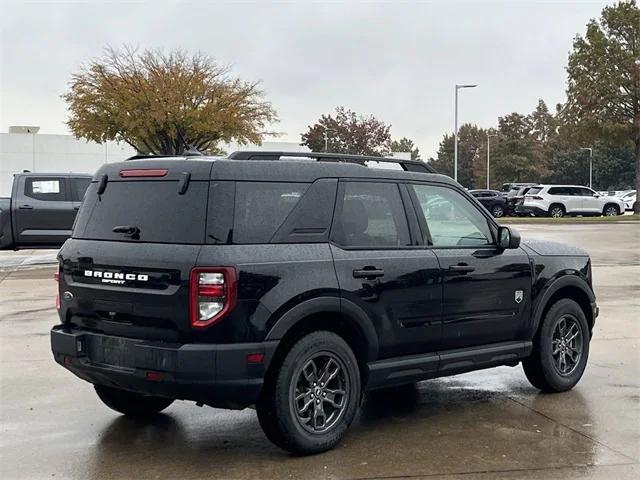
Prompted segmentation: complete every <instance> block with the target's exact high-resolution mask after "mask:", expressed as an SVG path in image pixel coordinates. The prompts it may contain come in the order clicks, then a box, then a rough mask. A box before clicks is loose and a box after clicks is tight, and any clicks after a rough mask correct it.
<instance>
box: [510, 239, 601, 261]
mask: <svg viewBox="0 0 640 480" xmlns="http://www.w3.org/2000/svg"><path fill="white" fill-rule="evenodd" d="M521 245H522V246H523V247H527V248H528V249H530V250H532V251H533V252H535V253H537V254H538V255H544V256H567V255H570V256H581V257H588V256H589V254H588V253H587V252H586V251H585V250H583V249H581V248H578V247H574V246H572V245H565V244H564V243H558V242H551V241H549V240H535V239H528V240H525V239H522V242H521Z"/></svg>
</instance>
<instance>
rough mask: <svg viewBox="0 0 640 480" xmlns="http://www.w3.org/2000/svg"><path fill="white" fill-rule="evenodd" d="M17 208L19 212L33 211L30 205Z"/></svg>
mask: <svg viewBox="0 0 640 480" xmlns="http://www.w3.org/2000/svg"><path fill="white" fill-rule="evenodd" d="M18 208H19V209H20V210H33V206H31V205H20V206H19V207H18Z"/></svg>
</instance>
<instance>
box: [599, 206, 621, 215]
mask: <svg viewBox="0 0 640 480" xmlns="http://www.w3.org/2000/svg"><path fill="white" fill-rule="evenodd" d="M619 214H620V212H619V210H618V207H616V206H615V205H605V207H604V210H602V215H604V216H605V217H615V216H616V215H619Z"/></svg>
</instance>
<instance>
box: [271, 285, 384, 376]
mask: <svg viewBox="0 0 640 480" xmlns="http://www.w3.org/2000/svg"><path fill="white" fill-rule="evenodd" d="M318 330H327V331H330V332H333V333H336V334H337V335H339V336H340V337H342V338H343V339H344V340H345V341H346V342H347V344H348V345H349V346H350V347H351V349H352V350H353V353H354V355H355V356H356V359H357V360H358V365H359V367H360V372H361V377H362V381H363V385H364V384H366V373H367V371H368V369H367V363H368V362H371V361H373V360H376V359H377V356H378V336H377V333H376V330H375V328H374V327H373V324H372V322H371V320H370V319H369V317H368V315H367V314H366V313H365V311H364V310H363V309H362V308H361V307H359V306H358V305H356V304H355V303H353V302H351V301H349V300H346V299H344V298H340V297H316V298H312V299H308V300H305V301H303V302H301V303H299V304H297V305H296V306H294V307H292V308H291V309H289V310H288V311H286V312H285V313H283V314H282V315H281V316H280V318H279V319H278V320H277V321H276V323H275V324H274V325H273V327H272V328H271V330H270V331H269V333H268V334H267V336H266V338H265V340H266V341H269V340H280V343H279V345H278V348H277V349H276V351H275V353H274V356H273V360H272V361H271V362H270V366H269V369H270V370H271V366H272V365H276V366H277V365H278V364H279V362H280V361H281V360H282V359H283V358H284V356H285V355H286V352H287V351H288V350H289V348H290V347H291V345H293V344H294V343H295V342H296V341H297V340H298V339H300V338H302V337H303V336H304V335H306V334H308V333H311V332H313V331H318ZM267 375H269V372H267Z"/></svg>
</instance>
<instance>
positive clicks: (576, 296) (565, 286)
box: [533, 275, 596, 337]
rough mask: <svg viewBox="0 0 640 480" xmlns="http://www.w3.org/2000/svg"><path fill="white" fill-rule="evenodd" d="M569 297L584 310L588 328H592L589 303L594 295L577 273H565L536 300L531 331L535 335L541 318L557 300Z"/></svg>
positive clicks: (591, 313) (593, 299) (592, 300)
mask: <svg viewBox="0 0 640 480" xmlns="http://www.w3.org/2000/svg"><path fill="white" fill-rule="evenodd" d="M563 298H569V299H571V300H574V301H575V302H576V303H577V304H578V305H579V306H580V308H581V309H582V311H583V312H584V315H585V317H586V318H587V322H588V324H589V330H592V329H593V326H594V322H595V318H594V314H593V309H592V306H591V304H592V303H593V302H595V300H596V297H595V295H594V293H593V291H592V289H591V288H590V287H589V285H588V284H587V282H586V281H585V280H583V279H582V278H580V277H579V276H577V275H565V276H563V277H560V278H558V279H557V280H555V281H554V282H553V283H552V284H551V286H549V287H548V288H547V290H546V292H545V293H544V294H543V296H542V298H541V299H540V301H539V302H538V304H537V306H536V307H535V309H534V313H533V332H534V337H535V336H537V334H538V332H539V330H540V325H541V324H542V319H543V318H544V316H545V315H546V314H547V312H548V311H549V309H550V308H551V307H552V306H553V304H554V303H556V302H557V301H558V300H560V299H563Z"/></svg>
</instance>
